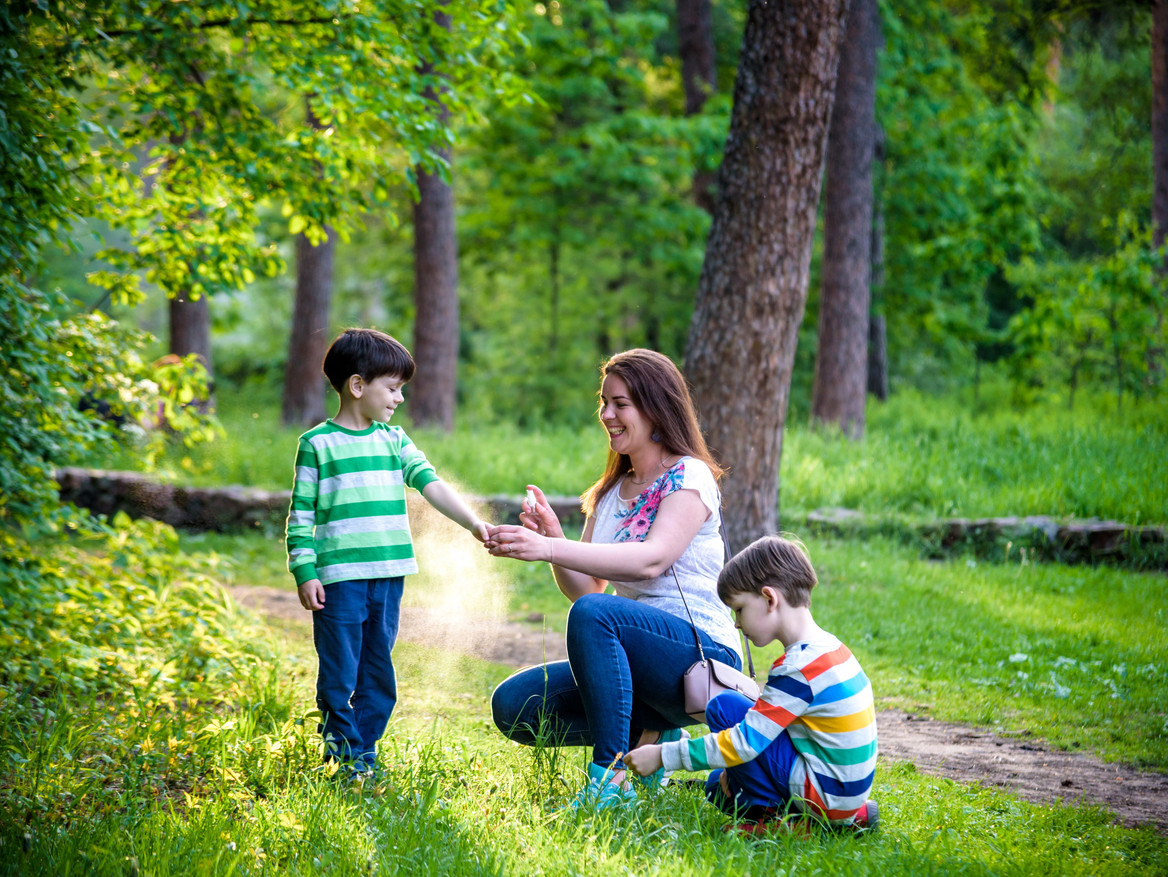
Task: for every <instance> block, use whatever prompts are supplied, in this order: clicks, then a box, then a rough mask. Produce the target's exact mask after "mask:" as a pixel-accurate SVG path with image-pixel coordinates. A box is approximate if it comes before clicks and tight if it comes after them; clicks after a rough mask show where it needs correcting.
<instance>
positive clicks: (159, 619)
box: [0, 522, 1168, 877]
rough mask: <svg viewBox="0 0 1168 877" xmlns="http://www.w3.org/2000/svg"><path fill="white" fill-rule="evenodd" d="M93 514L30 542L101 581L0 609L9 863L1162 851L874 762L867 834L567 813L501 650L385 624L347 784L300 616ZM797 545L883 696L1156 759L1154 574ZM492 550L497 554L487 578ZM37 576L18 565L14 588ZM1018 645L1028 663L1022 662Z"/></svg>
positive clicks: (364, 862)
mask: <svg viewBox="0 0 1168 877" xmlns="http://www.w3.org/2000/svg"><path fill="white" fill-rule="evenodd" d="M124 523H125V522H123V524H124ZM155 529H156V530H157V531H158V532H159V533H162V532H163V529H162V528H155ZM111 535H112V536H113V537H114V539H115V541H114V542H112V543H109V544H108V546H107V547H106V549H104V550H102V551H100V552H97V551H89V550H88V549H86V551H85V552H82V553H79V552H78V550H77V546H76V545H75V544H73V543H70V542H66V543H63V544H62V545H61V546H60V548H61V549H62V551H63V552H64V553H60V552H58V551H57V549H56V548H54V547H52V546H50V547H47V548H45V549H44V557H45V558H46V559H49V560H50V565H46V567H45V569H46V570H47V569H49V568H50V566H51V567H52V568H54V569H57V570H59V572H58V573H57V575H58V576H63V577H64V578H62V579H61V581H65V580H67V579H70V577H73V576H78V575H80V574H81V572H82V571H84V570H86V569H92V570H96V571H98V572H99V573H101V574H102V575H103V576H104V577H105V578H107V579H113V580H116V582H117V583H118V584H117V587H116V588H114V589H113V591H112V595H113V597H115V598H116V599H112V598H111V597H108V596H107V595H106V594H104V593H102V592H101V591H100V590H99V589H98V588H96V587H95V588H85V587H82V586H80V585H78V586H77V587H73V586H69V587H56V586H54V587H49V588H47V589H35V588H32V589H30V590H29V591H28V592H27V593H26V594H25V596H24V597H23V598H22V599H26V600H27V601H28V602H27V605H26V607H25V608H24V609H21V610H19V612H18V613H16V614H15V615H14V613H13V612H12V611H9V617H8V618H7V621H8V622H11V621H12V620H13V618H14V617H19V614H20V613H23V614H28V613H30V612H34V611H40V612H42V614H41V615H40V616H39V618H40V622H37V619H36V618H33V619H31V622H32V623H29V624H27V625H24V626H19V625H18V626H17V627H18V630H19V633H18V635H17V637H16V638H14V637H12V636H11V635H6V636H2V637H0V666H3V667H4V668H5V672H6V674H7V675H6V677H5V680H6V681H5V686H4V688H3V696H0V873H4V874H34V875H39V874H52V875H54V877H55V875H62V874H82V873H84V874H111V875H113V874H118V875H127V874H139V875H148V874H149V875H169V874H184V875H185V874H316V873H321V872H325V873H338V874H353V875H364V874H387V873H403V874H453V875H470V874H474V875H479V874H492V875H494V874H508V873H523V874H589V875H591V874H596V875H602V874H608V873H612V872H614V871H615V872H620V873H637V874H642V873H644V874H657V873H660V874H664V873H668V874H671V875H672V874H680V875H688V874H695V875H696V874H711V873H747V872H749V873H780V874H782V873H788V874H789V873H793V872H795V873H822V874H872V873H881V874H890V875H915V874H919V873H936V874H971V873H973V874H1033V873H1059V874H1084V875H1086V874H1099V873H1107V874H1121V875H1124V874H1148V875H1152V874H1160V873H1164V872H1165V870H1166V869H1168V839H1166V838H1165V837H1163V836H1161V835H1158V834H1156V833H1155V832H1153V831H1151V830H1138V831H1136V830H1127V829H1122V828H1118V827H1116V826H1115V825H1113V824H1112V823H1111V821H1110V819H1109V817H1108V815H1107V814H1105V813H1102V812H1099V811H1097V810H1094V809H1092V808H1090V807H1064V806H1049V807H1046V806H1035V805H1030V804H1026V803H1022V802H1019V801H1017V800H1015V799H1013V798H1012V797H1010V796H1008V795H1005V794H1002V793H1000V792H996V791H993V790H987V789H981V788H977V787H969V786H963V785H959V784H956V783H952V782H949V781H946V780H941V779H937V778H935V777H931V776H926V775H922V774H919V773H917V772H916V771H915V770H913V769H912V767H911V766H909V765H905V764H901V763H896V764H894V763H890V762H887V761H882V762H881V763H880V766H879V768H878V771H877V783H876V788H875V792H874V796H875V797H876V798H877V799H878V800H879V801H880V804H881V812H882V814H883V817H884V828H883V829H882V830H881V831H880V832H878V833H877V834H875V835H872V836H868V837H854V836H837V835H833V834H829V833H824V832H818V831H817V832H815V833H814V834H813V835H812V837H811V838H810V839H806V840H800V839H797V838H793V837H785V836H778V837H775V838H772V839H767V840H761V841H746V840H742V839H739V838H736V837H733V836H729V835H726V834H724V833H723V831H722V828H723V826H724V824H725V822H726V819H725V818H724V817H723V816H721V815H720V814H718V813H717V812H716V811H715V810H714V809H713V808H712V807H710V806H708V805H707V804H705V803H704V801H703V800H702V796H701V793H700V790H699V789H698V788H695V787H692V786H689V785H685V784H675V785H674V786H673V787H671V788H669V789H666V790H664V791H663V792H661V793H659V794H657V795H655V796H652V797H646V798H645V799H644V800H642V801H641V803H640V805H639V806H638V808H636V809H635V810H633V811H631V812H622V813H617V814H609V815H592V814H583V815H581V816H579V817H577V816H574V815H573V814H572V813H571V812H569V811H565V810H564V809H563V805H564V804H565V802H566V801H567V800H568V798H569V797H570V796H571V794H572V793H573V792H574V790H575V789H576V788H577V787H578V786H579V785H580V784H581V783H582V782H583V777H584V772H583V770H584V765H585V763H586V760H587V757H588V756H587V752H586V751H584V750H581V749H567V750H563V751H560V752H558V753H555V752H552V751H550V750H548V751H543V752H541V751H539V750H531V749H526V748H523V747H518V746H515V745H513V744H510V743H508V742H506V741H505V740H504V739H503V738H502V736H501V735H500V734H499V733H498V732H497V731H496V730H495V729H494V727H493V726H492V724H491V722H490V719H489V707H488V698H489V695H490V692H491V690H492V688H493V686H494V685H495V684H497V683H498V681H499V680H501V679H502V678H503V677H504V676H505V675H506V674H507V673H508V672H509V671H508V670H507V669H506V668H503V667H499V666H494V665H490V664H486V663H484V662H481V661H477V660H475V659H472V658H468V657H464V656H460V655H458V654H456V653H455V652H454V651H453V650H452V649H451V648H450V647H449V644H447V643H436V644H435V645H433V646H417V645H413V644H410V643H405V642H403V643H399V645H398V647H397V649H396V650H395V663H396V665H397V667H398V671H399V681H400V688H399V691H400V703H399V708H398V711H397V712H396V714H395V717H394V721H393V723H392V724H391V727H390V729H389V732H388V733H387V736H386V738H385V740H384V743H383V747H382V759H383V763H384V767H385V769H386V771H387V781H386V782H385V783H384V784H382V785H379V786H375V787H373V786H371V787H360V788H358V787H355V786H352V785H350V784H348V783H346V782H340V781H338V779H337V777H336V776H335V775H333V774H332V773H331V771H330V768H329V766H328V765H325V764H323V763H322V762H321V761H320V743H319V740H318V738H317V735H316V732H315V724H316V721H317V716H316V714H315V713H314V712H313V710H312V688H313V673H312V668H313V666H314V656H313V652H312V644H311V632H310V627H309V625H308V624H306V623H304V622H293V623H289V624H286V625H284V626H282V627H280V628H278V629H277V630H275V631H271V632H269V631H267V630H265V629H264V627H263V626H262V625H260V624H259V623H258V622H257V621H256V620H255V619H252V618H251V617H249V616H248V615H247V614H246V613H242V612H240V611H239V610H237V609H235V608H234V607H232V606H231V605H230V603H229V602H227V601H225V600H224V599H223V595H222V594H221V593H220V592H219V591H218V590H217V587H218V586H217V585H215V584H214V583H213V582H209V581H207V580H206V579H203V578H197V577H193V578H192V577H191V576H190V575H189V574H187V573H183V569H184V567H185V565H186V561H185V560H184V558H183V557H182V556H181V555H177V556H176V555H174V554H172V553H171V552H170V551H169V550H168V549H169V548H170V547H172V543H168V542H166V541H163V542H161V543H157V545H156V548H155V549H154V550H153V551H150V552H146V553H143V550H142V549H140V548H138V549H135V548H134V546H133V545H132V544H130V543H129V542H126V541H125V540H122V541H121V542H120V543H119V542H118V541H117V539H116V537H117V534H111ZM119 545H120V547H119ZM811 548H812V552H813V556H814V559H815V561H816V563H817V565H818V567H819V569H820V572H821V574H822V577H823V581H824V585H823V590H822V591H821V592H820V593H819V594H818V595H817V597H816V603H815V610H816V614H817V618H818V619H819V620H820V621H821V623H823V624H824V625H825V626H826V627H828V628H829V629H832V630H834V631H836V632H837V633H839V634H840V635H841V636H842V637H843V638H844V639H845V640H846V641H848V642H849V644H850V645H851V646H852V647H853V649H854V650H855V651H856V653H857V655H859V656H860V658H861V660H862V661H863V662H864V664H865V666H866V667H867V669H868V670H869V672H870V674H871V675H872V677H873V681H874V684H875V686H876V690H877V696H878V697H879V698H880V699H881V702H882V703H886V704H888V703H892V704H903V705H908V704H912V705H913V706H916V707H919V706H920V705H921V704H923V703H927V704H928V705H929V710H930V712H932V713H933V714H935V715H938V716H941V717H947V718H957V719H962V718H970V717H972V718H973V719H974V720H980V721H994V720H998V721H999V722H1000V725H999V726H998V728H999V731H1001V732H1006V733H1008V732H1011V731H1014V732H1018V731H1021V730H1022V729H1027V730H1028V731H1029V732H1030V733H1041V734H1044V735H1046V736H1049V737H1050V738H1052V739H1055V740H1058V741H1062V742H1064V743H1067V745H1070V744H1069V742H1068V741H1071V740H1073V739H1078V740H1079V741H1080V742H1081V743H1082V746H1083V748H1084V749H1090V750H1092V751H1099V752H1103V754H1105V755H1111V756H1114V757H1129V756H1130V755H1132V754H1133V753H1138V752H1140V751H1143V752H1146V753H1147V757H1146V759H1145V763H1147V764H1150V765H1156V766H1160V767H1163V765H1164V761H1165V754H1164V752H1163V747H1162V745H1161V742H1162V739H1163V737H1164V733H1163V730H1162V729H1161V730H1157V728H1156V727H1155V721H1156V719H1155V716H1156V715H1157V714H1160V721H1162V709H1160V707H1159V702H1158V697H1159V693H1158V687H1157V679H1156V677H1155V676H1154V675H1150V674H1149V672H1148V667H1147V665H1151V664H1154V665H1156V666H1163V665H1164V663H1165V661H1166V660H1168V646H1165V645H1164V643H1163V642H1162V639H1163V638H1162V637H1158V636H1157V631H1158V630H1159V629H1161V628H1162V625H1163V623H1164V621H1165V620H1168V617H1166V616H1168V605H1166V604H1165V599H1166V598H1165V597H1164V595H1163V589H1162V588H1157V587H1155V585H1156V584H1157V580H1156V579H1155V577H1152V576H1137V575H1132V574H1125V575H1124V576H1119V575H1118V574H1115V573H1111V572H1109V571H1107V570H1089V569H1080V568H1075V569H1069V568H1065V567H1059V566H1057V565H1049V566H1043V567H1034V566H1030V565H1025V566H1023V565H1022V564H1020V563H1008V564H999V565H990V566H981V565H978V566H969V565H968V564H967V563H966V562H965V561H964V560H960V559H958V560H955V561H948V562H944V563H939V564H937V563H928V562H925V561H921V560H919V559H918V558H917V557H916V556H915V554H913V553H912V552H911V551H910V550H909V549H906V548H904V547H903V546H900V545H897V544H892V543H887V544H886V543H881V542H872V543H869V544H856V543H847V542H840V543H836V542H826V541H823V542H813V543H812V545H811ZM429 555H430V557H431V559H432V561H433V562H432V563H430V564H429V565H428V566H429V571H428V572H424V573H423V574H422V576H419V577H418V579H417V581H414V582H411V587H412V588H413V589H414V590H415V591H416V594H417V595H421V596H423V597H424V599H425V600H427V601H437V602H438V603H440V604H443V605H444V601H445V600H446V597H445V596H443V595H442V593H441V589H443V588H445V589H446V590H447V592H448V593H449V594H450V595H453V597H454V598H455V602H458V598H459V597H461V599H462V602H463V603H465V604H466V605H467V606H468V607H469V608H470V609H471V610H472V612H473V613H475V614H476V615H477V614H481V613H482V612H485V611H487V610H488V609H490V608H491V605H492V604H493V603H494V602H497V601H495V599H494V598H492V597H491V596H490V594H489V593H485V594H480V593H478V592H480V591H483V592H491V591H493V590H496V589H498V588H500V587H504V586H505V585H506V582H505V581H502V580H500V581H496V582H494V583H489V584H484V581H485V580H484V579H482V578H481V577H476V578H473V579H471V578H468V576H469V575H471V572H468V570H467V568H466V567H465V566H464V565H463V563H462V562H461V561H459V560H457V559H454V560H445V561H443V560H441V559H440V558H437V557H435V556H434V555H435V550H434V549H433V547H431V549H430V552H429ZM426 566H427V564H423V567H424V568H426ZM510 568H512V567H511V566H509V565H505V564H504V565H501V566H500V565H498V564H496V565H495V570H496V572H498V570H500V569H501V570H507V569H510ZM532 568H533V569H537V567H532ZM60 570H64V572H60ZM451 571H453V572H454V575H451ZM472 572H473V571H472ZM180 575H181V576H185V577H187V578H190V579H191V581H197V582H199V583H200V586H199V588H197V589H195V590H191V589H184V590H183V591H182V593H183V595H185V596H183V598H182V599H181V600H176V599H173V598H170V597H168V598H167V599H166V600H164V601H162V602H159V601H158V600H154V601H152V600H151V599H150V597H149V594H150V593H154V594H156V595H162V594H166V593H168V588H169V585H168V583H167V580H168V579H170V578H174V577H177V576H180ZM484 575H485V573H484ZM36 579H37V576H34V575H33V574H32V570H31V568H29V575H28V577H27V582H28V583H29V584H30V585H31V584H32V583H34V582H35V581H36ZM447 579H452V580H447ZM551 587H553V586H552V585H550V583H548V584H547V588H549V589H550V588H551ZM169 593H173V590H171V591H170V592H169ZM1003 594H1006V595H1008V597H1009V599H1006V600H1002V599H1001V597H1002V595H1003ZM1105 597H1107V599H1104V598H1105ZM476 600H477V601H478V602H475V601H476ZM38 606H41V607H45V609H44V610H36V607H38ZM484 606H485V607H487V608H486V609H484V608H483V607H484ZM7 608H8V610H12V608H13V607H11V606H8V607H7ZM49 618H53V619H55V620H53V621H52V622H51V624H49V629H47V630H46V629H43V626H44V624H45V623H47V619H49ZM202 621H205V622H206V629H205V630H202V629H201V628H202V627H203V624H202V623H201V622H202ZM141 625H145V626H141ZM6 629H12V625H11V624H9V627H8V628H6ZM147 630H148V631H149V635H148V636H144V635H143V632H144V631H147ZM53 631H55V632H56V633H53ZM38 636H39V637H40V638H41V639H42V640H45V641H48V640H55V641H56V642H58V643H59V651H58V652H57V653H55V655H54V657H53V661H52V663H51V665H48V666H47V665H45V664H43V663H40V662H39V658H38V655H39V654H41V652H42V651H43V650H41V649H32V648H30V647H29V644H28V643H27V642H25V640H24V638H25V637H38ZM922 643H924V644H925V647H924V648H922ZM1084 646H1086V647H1087V648H1089V650H1090V651H1089V652H1084V650H1083V649H1084ZM99 647H100V649H99V651H98V652H95V651H94V649H96V648H99ZM1076 649H1077V651H1075V650H1076ZM1019 654H1025V656H1026V658H1025V660H1021V659H1019V660H1015V658H1016V656H1017V655H1019ZM766 657H769V655H767V656H763V660H765V659H766ZM1066 659H1070V661H1068V660H1066ZM93 661H96V663H93ZM1120 665H1123V666H1124V667H1126V672H1121V670H1120ZM47 670H51V671H52V672H51V673H48V672H46V671H47ZM1019 670H1022V671H1023V672H1024V673H1025V674H1026V678H1023V677H1022V675H1021V674H1020V673H1019ZM160 671H161V672H160ZM1056 683H1057V684H1056ZM1064 689H1065V691H1064ZM1113 695H1114V696H1113ZM1092 700H1094V703H1095V705H1096V709H1095V712H1092V711H1091V709H1090V704H1091V701H1092ZM1141 713H1146V714H1147V718H1146V719H1141V717H1140V714H1141ZM699 730H700V729H697V728H695V729H694V732H695V733H697V732H699ZM1060 735H1063V736H1062V737H1060ZM1157 736H1158V737H1159V738H1160V741H1161V742H1157V739H1156V738H1157ZM683 779H684V777H683Z"/></svg>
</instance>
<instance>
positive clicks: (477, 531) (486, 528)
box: [470, 521, 491, 545]
mask: <svg viewBox="0 0 1168 877" xmlns="http://www.w3.org/2000/svg"><path fill="white" fill-rule="evenodd" d="M470 531H471V533H472V534H474V537H475V538H476V539H478V540H479V541H480V542H482V543H483V544H484V545H486V544H487V540H488V539H490V538H491V525H490V524H488V523H487V522H486V521H475V522H474V526H472V527H471V528H470Z"/></svg>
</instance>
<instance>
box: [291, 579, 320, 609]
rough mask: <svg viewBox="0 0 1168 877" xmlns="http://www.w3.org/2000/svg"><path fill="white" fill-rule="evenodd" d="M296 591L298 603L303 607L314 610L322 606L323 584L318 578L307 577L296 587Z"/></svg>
mask: <svg viewBox="0 0 1168 877" xmlns="http://www.w3.org/2000/svg"><path fill="white" fill-rule="evenodd" d="M296 593H297V594H299V595H300V605H301V606H303V607H304V608H305V609H308V610H309V611H316V610H317V609H323V608H324V585H322V584H321V583H320V579H309V580H308V581H307V582H305V583H304V584H303V585H301V586H300V587H299V588H297V589H296Z"/></svg>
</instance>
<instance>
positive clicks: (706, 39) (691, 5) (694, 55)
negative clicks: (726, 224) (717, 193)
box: [677, 0, 718, 213]
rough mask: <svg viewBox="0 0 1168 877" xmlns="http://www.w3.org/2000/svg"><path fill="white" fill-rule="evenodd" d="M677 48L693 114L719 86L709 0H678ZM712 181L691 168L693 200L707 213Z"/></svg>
mask: <svg viewBox="0 0 1168 877" xmlns="http://www.w3.org/2000/svg"><path fill="white" fill-rule="evenodd" d="M677 49H678V54H679V55H680V56H681V84H682V87H683V88H684V89H685V114H686V115H687V116H696V115H697V114H698V113H700V112H701V111H702V107H704V106H705V104H706V99H707V98H708V97H709V96H710V95H711V94H713V93H714V92H715V91H716V90H717V87H718V67H717V64H716V62H715V57H716V56H715V54H714V29H713V26H712V25H711V23H710V0H677ZM714 182H715V179H714V174H713V173H711V172H709V171H705V170H696V171H694V176H693V192H694V201H695V202H696V203H697V205H698V206H699V207H701V208H702V209H703V210H705V211H706V212H707V213H713V212H714Z"/></svg>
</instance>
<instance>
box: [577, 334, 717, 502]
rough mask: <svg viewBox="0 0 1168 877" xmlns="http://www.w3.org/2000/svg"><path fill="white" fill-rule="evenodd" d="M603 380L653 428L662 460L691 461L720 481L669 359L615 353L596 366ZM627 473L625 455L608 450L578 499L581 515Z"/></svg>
mask: <svg viewBox="0 0 1168 877" xmlns="http://www.w3.org/2000/svg"><path fill="white" fill-rule="evenodd" d="M609 375H615V376H616V377H618V378H620V379H621V380H622V381H624V382H625V385H626V386H628V388H629V399H630V401H632V403H633V404H634V405H635V406H636V407H637V410H638V411H640V412H641V413H642V414H643V415H645V417H646V418H647V419H648V420H649V422H650V423H652V424H653V427H654V432H655V433H656V435H657V436H658V437H659V438H660V440H661V450H662V451H664V452H665V454H666V455H672V454H680V455H682V456H686V457H694V458H696V459H698V460H701V461H702V462H703V463H705V464H706V465H707V466H709V467H710V472H712V473H713V475H714V479H715V480H718V479H720V478H721V477H722V467H721V466H719V465H718V464H717V462H715V460H714V457H713V455H711V454H710V449H709V448H708V447H706V440H705V438H703V437H702V430H701V427H700V426H699V425H698V415H697V411H696V410H695V409H694V404H693V399H692V398H691V396H690V394H689V387H688V386H687V385H686V382H685V378H684V377H683V376H682V374H681V371H680V370H679V369H678V368H677V366H676V365H674V364H673V360H671V359H670V358H669V357H667V356H665V355H664V354H661V353H658V352H657V351H656V350H646V349H645V348H643V347H637V348H634V349H633V350H626V351H624V352H623V353H618V354H616V355H615V356H614V357H612V358H611V359H610V360H609V361H608V362H606V363H605V364H604V365H603V366H601V369H600V382H601V384H602V385H603V384H604V379H605V378H606V377H608V376H609ZM630 469H632V463H631V462H629V458H628V455H627V454H618V453H616V452H615V451H613V450H612V449H611V448H610V449H609V451H608V463H607V465H606V466H605V467H604V474H603V475H601V476H600V478H599V480H597V482H596V483H595V484H593V485H592V486H591V487H589V488H588V489H587V490H586V491H585V492H584V495H583V496H581V497H580V504H581V506H582V507H583V509H584V514H585V516H590V515H591V514H592V513H593V512H594V511H595V510H596V506H597V504H598V503H599V502H600V498H601V497H602V496H604V494H605V493H606V492H607V491H608V490H609V489H610V488H611V487H612V486H613V485H614V484H616V482H617V481H619V480H620V478H621V477H622V476H623V475H624V474H625V473H626V472H628V471H629V470H630Z"/></svg>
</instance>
